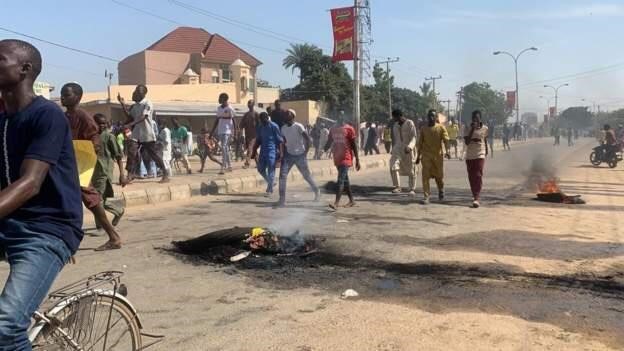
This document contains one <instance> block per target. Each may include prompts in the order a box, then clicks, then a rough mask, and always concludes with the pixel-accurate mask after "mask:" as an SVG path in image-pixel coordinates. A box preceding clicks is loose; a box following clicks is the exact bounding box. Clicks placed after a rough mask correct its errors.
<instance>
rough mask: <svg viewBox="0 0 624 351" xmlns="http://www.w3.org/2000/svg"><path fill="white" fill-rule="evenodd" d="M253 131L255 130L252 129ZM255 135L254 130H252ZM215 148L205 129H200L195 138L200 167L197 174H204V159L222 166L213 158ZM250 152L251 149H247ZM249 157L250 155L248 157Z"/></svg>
mask: <svg viewBox="0 0 624 351" xmlns="http://www.w3.org/2000/svg"><path fill="white" fill-rule="evenodd" d="M254 129H255V128H254ZM254 133H255V130H254ZM255 140H256V138H255V134H254V143H255ZM216 148H217V142H216V140H214V138H212V137H211V136H210V134H209V133H208V131H207V130H206V128H202V129H201V131H200V132H199V135H198V136H197V149H198V151H199V162H200V167H199V171H198V173H204V167H205V166H206V159H208V158H209V159H210V161H212V162H214V163H216V164H218V165H219V166H220V167H221V166H223V163H221V161H219V160H217V158H216V157H215V155H214V153H215V149H216ZM249 150H250V152H251V147H249ZM248 156H249V157H251V155H250V154H249V155H248Z"/></svg>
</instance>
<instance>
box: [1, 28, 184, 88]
mask: <svg viewBox="0 0 624 351" xmlns="http://www.w3.org/2000/svg"><path fill="white" fill-rule="evenodd" d="M0 30H2V31H5V32H8V33H11V34H15V35H19V36H22V37H25V38H28V39H32V40H36V41H39V42H42V43H46V44H48V45H52V46H56V47H59V48H62V49H65V50H69V51H73V52H77V53H80V54H83V55H87V56H92V57H96V58H99V59H102V60H106V61H111V62H115V63H119V62H121V60H119V59H116V58H112V57H109V56H104V55H101V54H96V53H93V52H90V51H86V50H83V49H78V48H74V47H71V46H67V45H65V44H59V43H56V42H53V41H50V40H47V39H43V38H39V37H36V36H34V35H30V34H26V33H22V32H18V31H15V30H12V29H8V28H4V27H0ZM145 69H146V70H149V71H154V72H160V73H164V74H169V75H173V76H179V75H180V74H179V73H172V72H167V71H163V70H160V69H157V68H151V67H145Z"/></svg>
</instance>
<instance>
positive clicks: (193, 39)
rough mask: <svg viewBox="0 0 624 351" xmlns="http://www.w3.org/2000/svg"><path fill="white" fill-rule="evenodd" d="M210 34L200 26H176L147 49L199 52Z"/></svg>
mask: <svg viewBox="0 0 624 351" xmlns="http://www.w3.org/2000/svg"><path fill="white" fill-rule="evenodd" d="M211 37H212V35H210V33H208V32H206V31H205V30H203V29H201V28H192V27H178V28H176V29H174V30H173V31H172V32H170V33H169V34H167V35H165V36H164V37H162V39H160V40H159V41H157V42H155V43H154V44H152V45H151V46H150V47H148V48H147V50H154V51H173V52H184V53H187V54H194V53H199V52H202V50H204V48H205V47H206V43H208V41H210V38H211Z"/></svg>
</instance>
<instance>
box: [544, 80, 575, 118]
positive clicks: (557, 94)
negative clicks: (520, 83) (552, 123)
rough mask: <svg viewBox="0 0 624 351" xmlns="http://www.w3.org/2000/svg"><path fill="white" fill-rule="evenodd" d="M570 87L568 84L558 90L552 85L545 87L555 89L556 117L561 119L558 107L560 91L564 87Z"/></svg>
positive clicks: (545, 86)
mask: <svg viewBox="0 0 624 351" xmlns="http://www.w3.org/2000/svg"><path fill="white" fill-rule="evenodd" d="M569 85H570V84H568V83H564V84H561V85H560V86H558V87H556V88H555V87H553V86H552V85H544V88H551V89H553V90H554V91H555V117H559V105H558V102H559V89H560V88H563V87H567V86H569Z"/></svg>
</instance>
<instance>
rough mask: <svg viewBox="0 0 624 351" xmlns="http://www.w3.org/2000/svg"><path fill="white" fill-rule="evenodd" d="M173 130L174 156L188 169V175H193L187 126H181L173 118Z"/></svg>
mask: <svg viewBox="0 0 624 351" xmlns="http://www.w3.org/2000/svg"><path fill="white" fill-rule="evenodd" d="M171 124H172V125H173V129H172V130H171V142H172V144H173V154H174V156H175V159H176V161H182V165H183V166H184V168H186V173H187V174H191V173H193V171H192V170H191V165H190V163H189V160H188V156H187V155H188V153H189V152H188V144H189V143H188V139H189V133H188V130H187V129H186V127H185V126H183V125H181V124H180V122H179V121H178V119H177V118H175V117H173V118H171Z"/></svg>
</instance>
